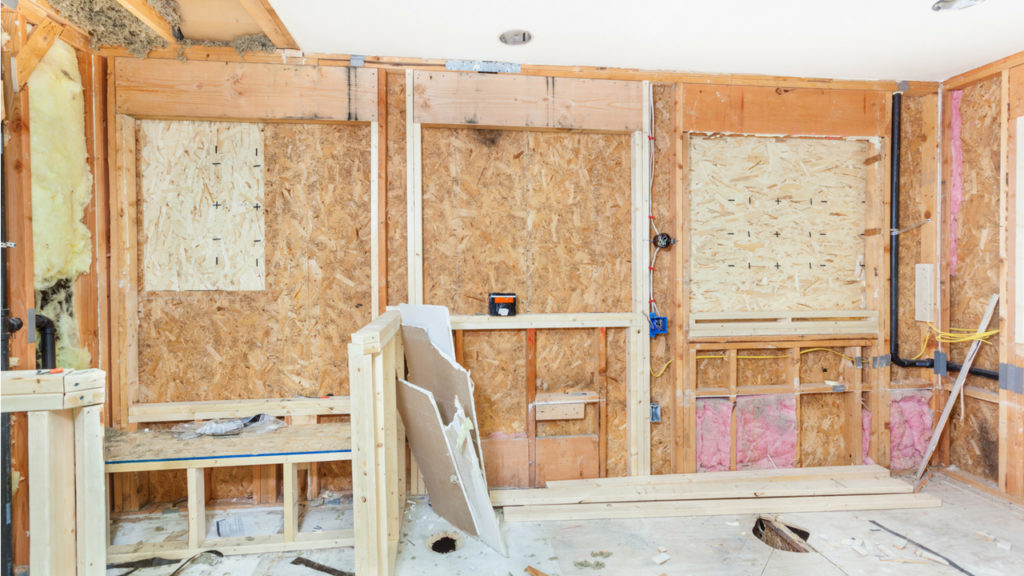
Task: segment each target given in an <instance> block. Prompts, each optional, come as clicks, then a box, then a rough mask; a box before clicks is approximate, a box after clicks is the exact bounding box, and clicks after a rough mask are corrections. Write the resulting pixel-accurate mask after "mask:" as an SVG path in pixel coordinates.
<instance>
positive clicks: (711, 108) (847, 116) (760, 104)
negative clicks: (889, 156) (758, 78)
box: [683, 84, 889, 137]
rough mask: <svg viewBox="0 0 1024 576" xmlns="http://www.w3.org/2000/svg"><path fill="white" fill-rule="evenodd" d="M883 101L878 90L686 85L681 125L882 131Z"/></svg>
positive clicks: (799, 132)
mask: <svg viewBox="0 0 1024 576" xmlns="http://www.w3.org/2000/svg"><path fill="white" fill-rule="evenodd" d="M886 102H887V101H886V93H885V92H878V91H865V90H826V89H823V88H773V87H762V86H736V85H724V84H717V85H714V84H709V85H702V86H689V85H688V86H687V87H686V103H685V105H684V109H683V126H684V127H685V129H686V130H687V131H692V132H729V133H735V134H780V135H793V136H842V137H858V136H867V137H870V136H887V135H888V133H887V132H886V127H887V122H888V119H889V109H888V108H887V105H886Z"/></svg>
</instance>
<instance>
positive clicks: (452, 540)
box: [427, 532, 462, 554]
mask: <svg viewBox="0 0 1024 576" xmlns="http://www.w3.org/2000/svg"><path fill="white" fill-rule="evenodd" d="M461 545H462V538H461V537H460V536H459V535H458V534H455V533H454V532H441V533H440V534H434V535H433V536H431V537H430V539H428V540H427V546H428V547H429V548H430V549H431V550H433V551H434V552H437V553H438V554H447V553H449V552H454V551H456V550H458V549H459V546H461Z"/></svg>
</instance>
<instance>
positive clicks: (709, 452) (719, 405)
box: [697, 398, 732, 472]
mask: <svg viewBox="0 0 1024 576" xmlns="http://www.w3.org/2000/svg"><path fill="white" fill-rule="evenodd" d="M731 419H732V401H731V400H729V399H728V398H699V399H697V471H698V472H717V471H721V470H728V469H729V451H730V446H729V443H730V442H731V440H730V438H729V427H730V420H731Z"/></svg>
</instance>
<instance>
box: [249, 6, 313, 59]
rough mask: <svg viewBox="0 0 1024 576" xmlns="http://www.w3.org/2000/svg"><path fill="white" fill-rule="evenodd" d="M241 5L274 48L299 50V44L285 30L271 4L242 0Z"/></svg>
mask: <svg viewBox="0 0 1024 576" xmlns="http://www.w3.org/2000/svg"><path fill="white" fill-rule="evenodd" d="M241 3H242V8H245V11H246V12H248V13H249V16H252V19H253V20H255V21H256V24H258V25H259V27H260V30H263V33H264V34H266V35H267V38H270V41H271V42H273V43H274V46H277V47H278V48H283V49H292V50H298V49H299V44H298V43H297V42H296V41H295V38H293V37H292V34H291V32H289V31H288V29H287V28H285V26H284V23H283V22H281V18H280V17H278V15H277V12H276V11H274V7H273V6H271V5H270V2H268V1H267V0H241Z"/></svg>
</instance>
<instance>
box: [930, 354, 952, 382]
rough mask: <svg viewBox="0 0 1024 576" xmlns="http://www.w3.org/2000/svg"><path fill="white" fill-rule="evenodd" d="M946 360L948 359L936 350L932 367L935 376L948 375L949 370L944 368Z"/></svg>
mask: <svg viewBox="0 0 1024 576" xmlns="http://www.w3.org/2000/svg"><path fill="white" fill-rule="evenodd" d="M947 360H948V358H947V357H946V353H945V352H939V351H938V350H936V351H935V363H934V364H933V365H932V371H933V372H935V374H937V375H938V376H945V375H946V374H948V373H949V369H948V368H947V367H946V361H947Z"/></svg>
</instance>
